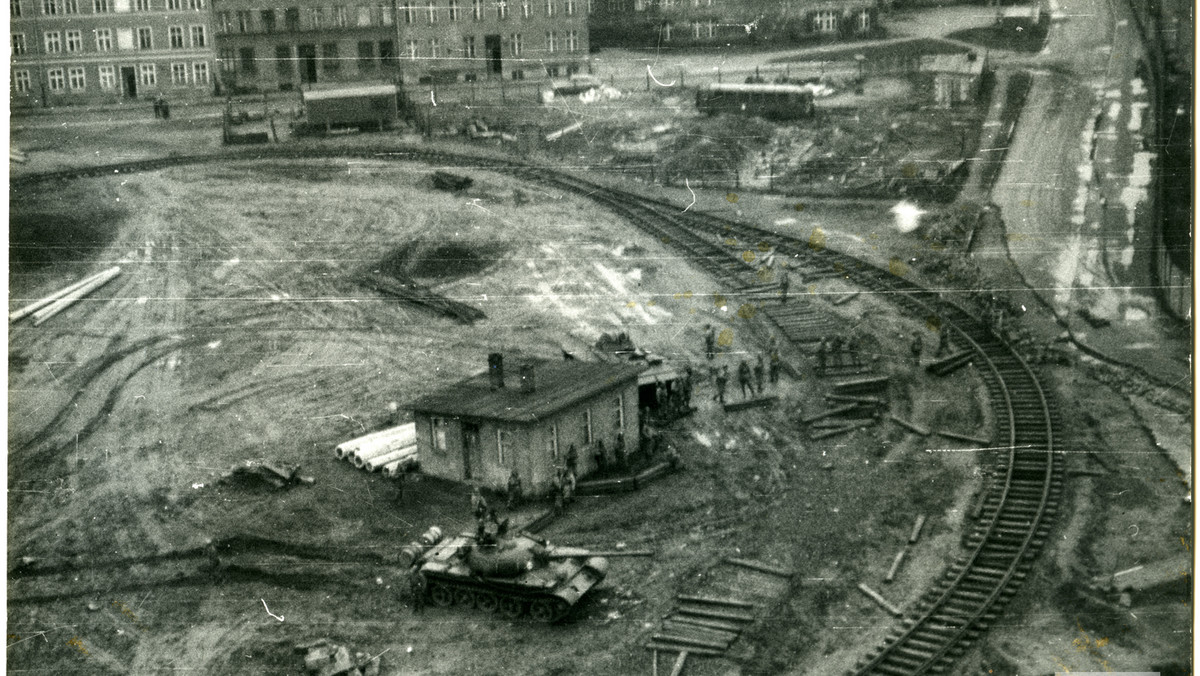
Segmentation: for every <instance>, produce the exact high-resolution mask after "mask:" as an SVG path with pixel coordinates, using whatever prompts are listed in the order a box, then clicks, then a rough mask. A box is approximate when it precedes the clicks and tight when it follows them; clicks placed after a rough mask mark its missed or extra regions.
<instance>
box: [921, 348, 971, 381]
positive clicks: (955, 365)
mask: <svg viewBox="0 0 1200 676" xmlns="http://www.w3.org/2000/svg"><path fill="white" fill-rule="evenodd" d="M974 357H975V353H974V352H973V351H972V350H961V351H959V352H955V353H954V354H952V355H950V356H948V357H943V358H941V359H938V360H937V361H933V362H930V363H928V364H926V365H925V370H926V371H927V372H929V373H932V374H933V375H935V376H945V375H949V374H951V373H954V372H955V371H957V370H958V369H960V368H962V367H964V366H966V365H967V364H970V363H971V360H972V359H973V358H974Z"/></svg>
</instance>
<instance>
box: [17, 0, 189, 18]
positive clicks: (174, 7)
mask: <svg viewBox="0 0 1200 676" xmlns="http://www.w3.org/2000/svg"><path fill="white" fill-rule="evenodd" d="M29 1H30V0H8V14H9V16H10V17H14V18H20V17H22V16H24V15H25V12H26V8H25V6H24V5H23V4H22V3H23V2H29ZM205 3H206V0H132V1H131V0H90V6H91V13H92V14H111V13H114V12H116V13H125V12H156V11H163V10H167V11H184V10H191V11H200V10H202V9H204V7H205ZM34 6H35V7H38V8H39V9H41V13H42V16H67V15H70V14H82V13H83V12H84V11H86V10H87V8H88V6H89V2H88V0H41V3H40V4H37V3H36V2H35V4H34Z"/></svg>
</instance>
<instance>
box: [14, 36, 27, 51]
mask: <svg viewBox="0 0 1200 676" xmlns="http://www.w3.org/2000/svg"><path fill="white" fill-rule="evenodd" d="M26 51H27V49H26V47H25V34H24V33H13V34H12V53H13V56H21V55H22V54H24V53H25V52H26Z"/></svg>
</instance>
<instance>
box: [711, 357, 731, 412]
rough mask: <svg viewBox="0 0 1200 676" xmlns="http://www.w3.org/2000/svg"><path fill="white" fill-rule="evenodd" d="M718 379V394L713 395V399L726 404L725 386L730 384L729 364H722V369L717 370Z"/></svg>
mask: <svg viewBox="0 0 1200 676" xmlns="http://www.w3.org/2000/svg"><path fill="white" fill-rule="evenodd" d="M716 381H717V394H716V395H715V396H713V399H714V400H716V401H719V402H721V404H722V405H724V403H725V386H726V385H728V384H729V367H728V366H722V367H721V370H720V371H717V377H716Z"/></svg>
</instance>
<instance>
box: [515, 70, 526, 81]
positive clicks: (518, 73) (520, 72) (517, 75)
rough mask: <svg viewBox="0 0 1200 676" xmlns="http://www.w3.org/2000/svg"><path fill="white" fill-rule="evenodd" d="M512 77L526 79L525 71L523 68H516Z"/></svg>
mask: <svg viewBox="0 0 1200 676" xmlns="http://www.w3.org/2000/svg"><path fill="white" fill-rule="evenodd" d="M512 79H514V80H524V79H525V71H523V70H514V71H513V72H512Z"/></svg>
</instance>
